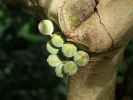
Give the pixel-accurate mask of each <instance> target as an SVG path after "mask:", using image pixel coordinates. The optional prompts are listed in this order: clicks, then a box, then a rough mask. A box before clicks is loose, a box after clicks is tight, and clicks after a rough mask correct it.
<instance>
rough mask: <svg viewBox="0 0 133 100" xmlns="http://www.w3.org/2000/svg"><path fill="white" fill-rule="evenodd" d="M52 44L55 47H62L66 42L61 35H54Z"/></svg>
mask: <svg viewBox="0 0 133 100" xmlns="http://www.w3.org/2000/svg"><path fill="white" fill-rule="evenodd" d="M51 42H52V44H53V45H54V46H55V47H62V46H63V44H64V40H63V38H62V37H61V36H60V35H57V34H54V35H53V36H52V39H51Z"/></svg>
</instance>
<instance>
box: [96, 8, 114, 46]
mask: <svg viewBox="0 0 133 100" xmlns="http://www.w3.org/2000/svg"><path fill="white" fill-rule="evenodd" d="M95 12H96V14H97V16H98V17H99V21H100V24H101V25H102V26H103V27H104V29H105V31H106V32H107V34H108V36H109V37H110V39H111V41H112V46H111V47H113V44H114V43H113V37H112V36H111V35H110V32H109V31H108V29H107V28H106V26H105V25H104V23H103V22H102V18H101V16H100V13H99V11H98V9H97V7H96V8H95Z"/></svg>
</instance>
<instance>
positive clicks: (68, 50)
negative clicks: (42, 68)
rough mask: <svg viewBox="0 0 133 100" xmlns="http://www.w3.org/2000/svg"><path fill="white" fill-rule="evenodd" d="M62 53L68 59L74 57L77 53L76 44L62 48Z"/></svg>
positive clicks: (67, 44)
mask: <svg viewBox="0 0 133 100" xmlns="http://www.w3.org/2000/svg"><path fill="white" fill-rule="evenodd" d="M62 53H63V54H64V56H66V57H73V56H74V55H75V54H76V53H77V47H76V46H75V45H74V44H71V43H66V44H64V45H63V47H62Z"/></svg>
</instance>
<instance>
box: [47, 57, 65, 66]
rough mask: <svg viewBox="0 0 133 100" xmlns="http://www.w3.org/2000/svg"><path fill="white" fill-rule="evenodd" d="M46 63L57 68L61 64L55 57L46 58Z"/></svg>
mask: <svg viewBox="0 0 133 100" xmlns="http://www.w3.org/2000/svg"><path fill="white" fill-rule="evenodd" d="M47 62H48V64H49V65H50V66H51V67H58V66H60V64H62V61H61V60H60V59H59V57H58V56H57V55H49V56H48V58H47Z"/></svg>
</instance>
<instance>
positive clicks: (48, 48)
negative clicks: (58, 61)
mask: <svg viewBox="0 0 133 100" xmlns="http://www.w3.org/2000/svg"><path fill="white" fill-rule="evenodd" d="M46 48H47V51H48V52H49V53H51V54H57V53H58V52H59V50H58V49H57V48H54V47H52V45H51V44H50V42H47V44H46Z"/></svg>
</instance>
